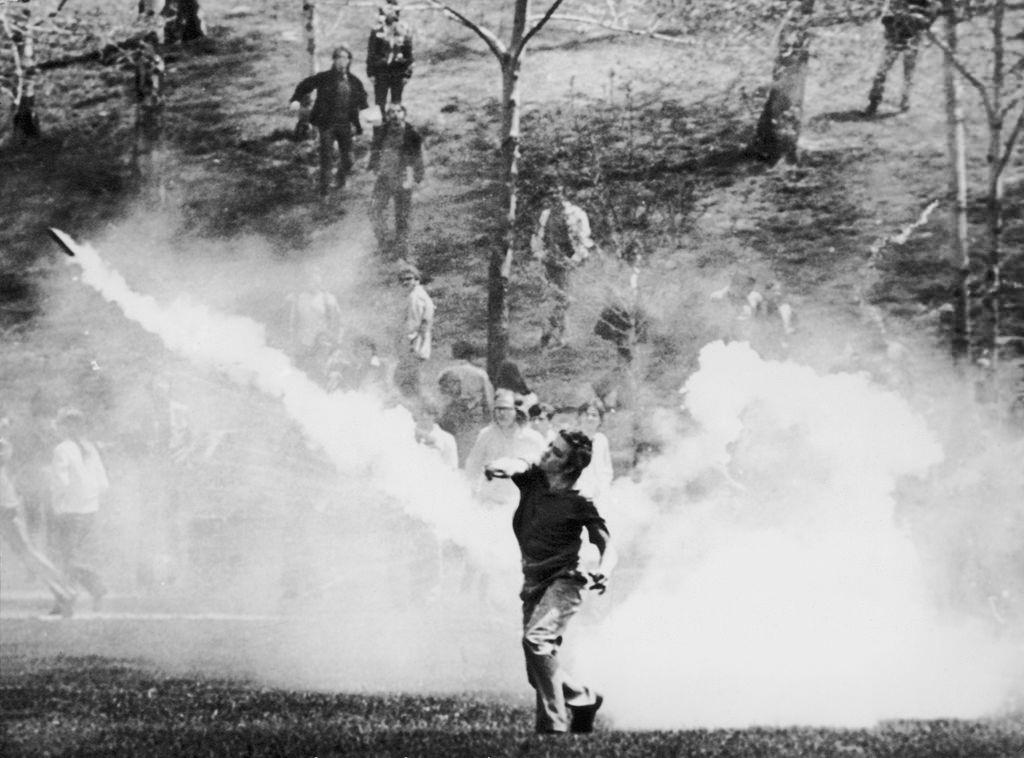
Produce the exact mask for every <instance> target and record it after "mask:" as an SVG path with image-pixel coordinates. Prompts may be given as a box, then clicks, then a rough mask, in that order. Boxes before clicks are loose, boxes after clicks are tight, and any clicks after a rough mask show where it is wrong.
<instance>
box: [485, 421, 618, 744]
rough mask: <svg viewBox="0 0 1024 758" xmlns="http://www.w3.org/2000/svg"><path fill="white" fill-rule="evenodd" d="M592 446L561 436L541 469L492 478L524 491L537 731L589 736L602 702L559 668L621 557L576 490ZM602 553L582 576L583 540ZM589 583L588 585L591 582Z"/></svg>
mask: <svg viewBox="0 0 1024 758" xmlns="http://www.w3.org/2000/svg"><path fill="white" fill-rule="evenodd" d="M592 450H593V444H592V442H591V440H590V438H589V437H587V436H586V435H585V434H583V433H582V432H565V431H562V432H559V433H558V435H556V436H555V438H554V440H552V442H551V444H550V445H549V447H548V449H547V450H546V451H545V452H544V455H543V456H541V459H540V461H539V462H538V463H537V464H535V465H532V466H530V465H528V464H527V463H526V462H525V461H523V460H520V459H515V458H504V459H499V460H497V461H492V462H491V463H490V464H489V465H488V466H487V467H486V468H485V469H484V474H485V476H486V477H487V478H488V479H490V478H493V477H497V478H504V477H509V478H511V480H512V482H513V483H514V484H515V485H516V486H517V487H518V488H519V507H518V508H517V509H516V512H515V515H514V516H513V517H512V530H513V531H514V532H515V535H516V540H517V541H518V542H519V549H520V552H521V554H522V567H523V589H522V592H521V593H520V595H519V597H520V599H521V600H522V601H523V638H522V642H523V652H524V653H525V655H526V673H527V678H528V679H529V682H530V684H531V685H532V686H533V688H534V690H536V694H537V698H536V700H537V711H536V719H537V720H536V730H537V731H538V732H544V733H556V734H557V733H564V732H570V731H571V732H589V731H591V730H592V729H593V727H594V717H595V715H596V714H597V710H598V709H599V708H600V707H601V703H602V701H603V698H602V697H601V695H599V694H598V693H596V692H594V691H593V690H592V689H591V688H589V687H585V686H583V685H582V684H580V683H579V682H576V681H575V680H574V679H573V677H572V676H570V674H569V673H568V672H567V671H566V670H565V669H564V668H562V666H561V665H560V664H559V660H560V658H559V655H558V652H559V649H560V648H561V645H562V637H563V636H564V634H565V630H566V627H567V626H568V624H569V620H570V619H571V618H572V617H573V615H575V613H576V611H577V610H578V609H579V606H580V603H581V601H582V594H583V590H584V589H585V588H589V589H592V590H596V591H597V592H599V593H600V592H604V590H605V586H606V584H607V581H608V576H609V574H610V573H611V571H612V569H613V568H615V563H616V555H615V551H614V550H613V549H612V546H611V543H610V541H609V537H608V528H607V526H606V525H605V522H604V519H603V518H602V517H601V515H600V514H599V513H598V512H597V509H596V508H595V507H594V504H593V503H592V502H591V501H590V500H588V499H587V498H585V497H583V496H582V495H581V494H580V493H579V492H578V491H577V490H576V489H575V486H576V480H577V479H578V478H579V475H580V472H582V471H583V469H585V468H586V467H587V466H588V465H589V464H590V456H591V453H592ZM584 529H586V531H587V536H588V537H589V539H590V542H591V543H592V544H593V545H594V546H595V547H596V548H597V549H598V552H599V553H600V554H601V559H600V562H599V564H598V566H597V569H596V571H594V572H591V573H589V574H588V575H587V576H585V575H584V574H583V573H582V572H581V571H580V570H579V551H580V546H581V545H582V540H581V534H582V532H583V530H584ZM588 577H589V578H588Z"/></svg>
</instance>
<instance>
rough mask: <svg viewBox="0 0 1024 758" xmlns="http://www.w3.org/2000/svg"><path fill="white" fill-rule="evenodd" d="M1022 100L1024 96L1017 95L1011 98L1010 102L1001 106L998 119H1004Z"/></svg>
mask: <svg viewBox="0 0 1024 758" xmlns="http://www.w3.org/2000/svg"><path fill="white" fill-rule="evenodd" d="M1022 100H1024V95H1017V96H1016V97H1011V98H1010V100H1009V101H1008V102H1007V103H1006V105H1004V106H1003V109H1002V110H1001V111H999V117H1000V118H1006V117H1007V116H1008V115H1009V114H1010V112H1011V111H1013V109H1014V108H1016V107H1017V106H1018V105H1020V103H1021V101H1022Z"/></svg>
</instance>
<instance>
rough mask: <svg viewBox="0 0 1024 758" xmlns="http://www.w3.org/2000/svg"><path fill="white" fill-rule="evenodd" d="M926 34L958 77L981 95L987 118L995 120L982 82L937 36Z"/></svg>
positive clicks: (986, 90) (932, 33)
mask: <svg viewBox="0 0 1024 758" xmlns="http://www.w3.org/2000/svg"><path fill="white" fill-rule="evenodd" d="M927 34H928V39H930V40H931V42H932V44H933V45H935V46H936V47H937V48H939V49H940V50H941V51H942V52H943V53H944V54H945V55H946V57H947V58H949V61H950V63H952V64H953V68H955V69H956V70H957V71H958V72H959V74H960V76H962V77H963V78H964V79H966V80H967V81H968V82H970V83H971V85H972V86H973V87H974V88H975V89H976V90H978V92H979V93H980V94H981V101H982V103H983V104H984V106H985V112H986V113H987V114H988V116H989V118H990V119H992V118H995V116H996V115H997V114H996V113H995V110H994V109H993V107H992V100H991V98H990V97H989V94H988V89H986V87H985V84H984V82H982V81H981V80H980V79H979V78H978V77H976V76H975V75H974V74H972V73H971V72H970V71H969V70H968V69H967V67H966V66H965V65H964V63H963V61H962V60H960V58H959V56H958V55H957V54H956V53H955V52H954V51H953V50H950V48H949V45H947V44H946V43H945V42H943V41H942V40H941V39H939V37H938V35H936V34H935V32H933V31H932V30H931V29H929V30H928V31H927Z"/></svg>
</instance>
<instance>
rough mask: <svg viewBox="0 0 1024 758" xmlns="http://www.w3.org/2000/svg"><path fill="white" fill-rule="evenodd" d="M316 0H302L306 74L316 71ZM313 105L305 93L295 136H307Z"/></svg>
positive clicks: (309, 74)
mask: <svg viewBox="0 0 1024 758" xmlns="http://www.w3.org/2000/svg"><path fill="white" fill-rule="evenodd" d="M316 15H317V14H316V0H302V35H303V37H304V38H305V40H306V71H307V74H306V75H307V76H312V75H313V74H315V73H316ZM312 107H313V98H312V96H309V95H307V96H306V97H304V98H302V100H301V101H300V102H299V115H298V119H297V120H296V122H295V138H296V139H305V138H306V137H308V136H309V132H310V128H309V114H310V112H311V110H312Z"/></svg>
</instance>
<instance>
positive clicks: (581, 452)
mask: <svg viewBox="0 0 1024 758" xmlns="http://www.w3.org/2000/svg"><path fill="white" fill-rule="evenodd" d="M559 434H560V435H561V436H562V439H563V440H565V441H566V443H567V444H568V445H569V455H568V456H566V459H565V470H564V471H565V474H566V475H567V476H568V477H569V479H570V480H571V481H574V482H575V481H576V479H578V478H579V475H580V474H581V473H582V472H583V469H585V468H586V467H587V466H589V465H590V458H591V455H592V454H593V451H594V443H593V442H591V441H590V437H588V436H587V435H585V434H584V433H583V432H576V431H572V432H570V431H566V430H565V429H563V430H562V431H560V432H559Z"/></svg>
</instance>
